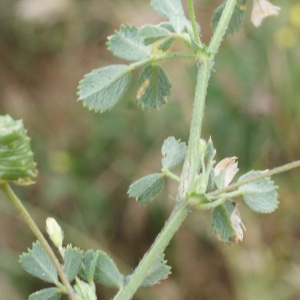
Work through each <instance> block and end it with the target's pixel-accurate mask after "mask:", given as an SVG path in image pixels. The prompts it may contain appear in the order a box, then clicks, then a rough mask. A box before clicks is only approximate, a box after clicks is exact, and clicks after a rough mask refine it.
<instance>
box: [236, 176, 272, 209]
mask: <svg viewBox="0 0 300 300" xmlns="http://www.w3.org/2000/svg"><path fill="white" fill-rule="evenodd" d="M259 174H261V171H251V172H248V173H246V174H244V175H243V176H241V177H240V178H239V180H238V182H242V181H244V180H248V179H250V178H252V177H255V176H257V175H259ZM277 188H278V187H277V186H276V185H274V182H273V181H272V180H271V178H270V177H267V178H263V179H259V180H256V181H253V182H250V183H247V184H244V185H242V186H240V187H239V190H240V191H243V192H244V195H243V200H244V202H245V204H246V205H247V206H248V207H249V208H250V209H251V210H253V211H255V212H258V213H271V212H273V211H274V210H275V209H276V208H277V207H278V194H277V191H276V189H277Z"/></svg>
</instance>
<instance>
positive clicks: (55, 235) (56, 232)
mask: <svg viewBox="0 0 300 300" xmlns="http://www.w3.org/2000/svg"><path fill="white" fill-rule="evenodd" d="M46 230H47V233H48V235H49V237H50V239H51V241H52V242H53V244H54V245H55V246H56V247H57V248H61V247H62V242H63V239H64V233H63V231H62V229H61V227H60V226H59V225H58V223H57V222H56V220H55V219H54V218H50V217H49V218H47V220H46Z"/></svg>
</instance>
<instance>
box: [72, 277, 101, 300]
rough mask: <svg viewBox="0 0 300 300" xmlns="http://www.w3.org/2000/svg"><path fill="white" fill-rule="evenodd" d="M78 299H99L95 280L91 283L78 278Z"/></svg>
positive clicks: (76, 289)
mask: <svg viewBox="0 0 300 300" xmlns="http://www.w3.org/2000/svg"><path fill="white" fill-rule="evenodd" d="M74 291H75V295H76V300H97V296H96V288H95V284H94V282H91V283H90V284H88V283H86V282H84V281H82V280H80V279H79V278H76V284H75V285H74Z"/></svg>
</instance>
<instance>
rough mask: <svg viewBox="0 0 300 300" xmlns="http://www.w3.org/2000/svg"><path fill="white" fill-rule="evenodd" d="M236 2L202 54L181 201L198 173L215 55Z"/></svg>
mask: <svg viewBox="0 0 300 300" xmlns="http://www.w3.org/2000/svg"><path fill="white" fill-rule="evenodd" d="M236 1H237V0H227V2H226V5H225V8H224V10H223V13H222V16H221V18H220V21H219V23H218V25H217V28H216V30H215V32H214V35H213V37H212V39H211V42H210V44H209V47H208V52H209V53H208V55H207V56H203V53H200V57H201V61H200V62H199V63H198V77H197V85H196V90H195V100H194V109H193V117H192V122H191V129H190V137H189V143H188V145H189V147H188V151H187V155H186V159H185V161H184V165H183V170H182V175H181V184H180V186H179V199H180V201H185V198H186V197H185V195H186V193H187V192H188V190H189V187H190V186H193V184H194V181H195V177H196V173H197V171H198V165H199V160H200V158H199V156H198V144H199V139H200V137H201V128H202V122H203V115H204V107H205V98H206V92H207V87H208V81H209V78H210V74H211V70H212V67H213V64H214V58H215V55H216V53H217V51H218V49H219V47H220V44H221V41H222V39H223V37H224V35H225V33H226V28H227V26H228V24H229V21H230V18H231V16H232V13H233V10H234V7H235V5H236Z"/></svg>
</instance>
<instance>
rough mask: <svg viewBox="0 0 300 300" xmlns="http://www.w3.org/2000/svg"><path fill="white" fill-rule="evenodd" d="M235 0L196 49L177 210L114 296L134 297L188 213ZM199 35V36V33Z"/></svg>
mask: <svg viewBox="0 0 300 300" xmlns="http://www.w3.org/2000/svg"><path fill="white" fill-rule="evenodd" d="M236 1H237V0H227V2H226V5H225V8H224V11H223V14H222V16H221V19H220V21H219V24H218V26H217V28H216V31H215V33H214V36H213V38H212V40H211V43H210V45H209V53H208V54H205V55H203V53H202V52H199V53H196V57H199V61H197V63H198V75H197V84H196V89H195V99H194V108H193V116H192V121H191V129H190V137H189V143H188V150H187V155H186V159H185V161H184V165H183V171H182V174H181V182H180V185H179V190H178V204H177V205H176V206H175V207H174V210H173V212H172V214H171V215H170V217H169V219H168V221H167V223H166V224H165V226H164V228H163V229H162V231H161V233H160V234H159V235H158V236H157V238H156V240H155V241H154V243H153V244H152V246H151V248H150V249H149V251H148V252H147V253H146V254H145V255H144V257H143V259H142V260H141V261H140V263H139V265H138V266H137V268H136V269H135V271H134V273H133V275H132V277H131V279H130V281H129V282H128V284H127V285H126V286H125V287H124V288H123V289H121V290H120V291H119V292H118V294H117V295H116V296H115V298H114V300H129V299H131V298H132V296H133V295H134V293H135V291H136V290H137V289H138V288H139V286H140V285H141V284H142V282H143V281H144V279H145V278H146V276H147V272H148V271H149V269H151V267H152V266H153V264H154V263H155V261H156V260H157V259H158V257H159V256H160V255H161V254H162V253H163V251H164V250H165V248H166V247H167V246H168V244H169V242H170V240H171V239H172V237H173V236H174V234H175V233H176V232H177V230H178V229H179V227H180V226H181V224H182V222H183V221H184V220H185V218H186V217H187V216H188V214H189V211H190V208H189V207H188V204H187V202H186V194H187V192H188V188H189V187H190V186H191V185H193V183H194V180H195V176H196V172H197V170H198V167H197V166H198V164H199V157H198V143H199V138H200V136H201V127H202V121H203V114H204V107H205V98H206V91H207V86H208V81H209V77H210V73H211V69H212V67H213V62H214V56H215V54H216V53H217V50H218V48H219V46H220V43H221V41H222V38H223V36H224V34H225V32H226V28H227V26H228V23H229V21H230V18H231V15H232V12H233V9H234V7H235V4H236ZM192 5H193V4H192V1H189V6H190V7H189V8H190V9H191V7H192ZM190 14H191V15H192V18H194V13H193V9H192V10H190ZM193 23H194V24H196V23H195V20H194V21H193ZM197 39H199V37H198V38H197ZM194 55H195V54H194ZM167 58H170V55H168V57H167ZM132 66H136V64H133V65H132Z"/></svg>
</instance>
